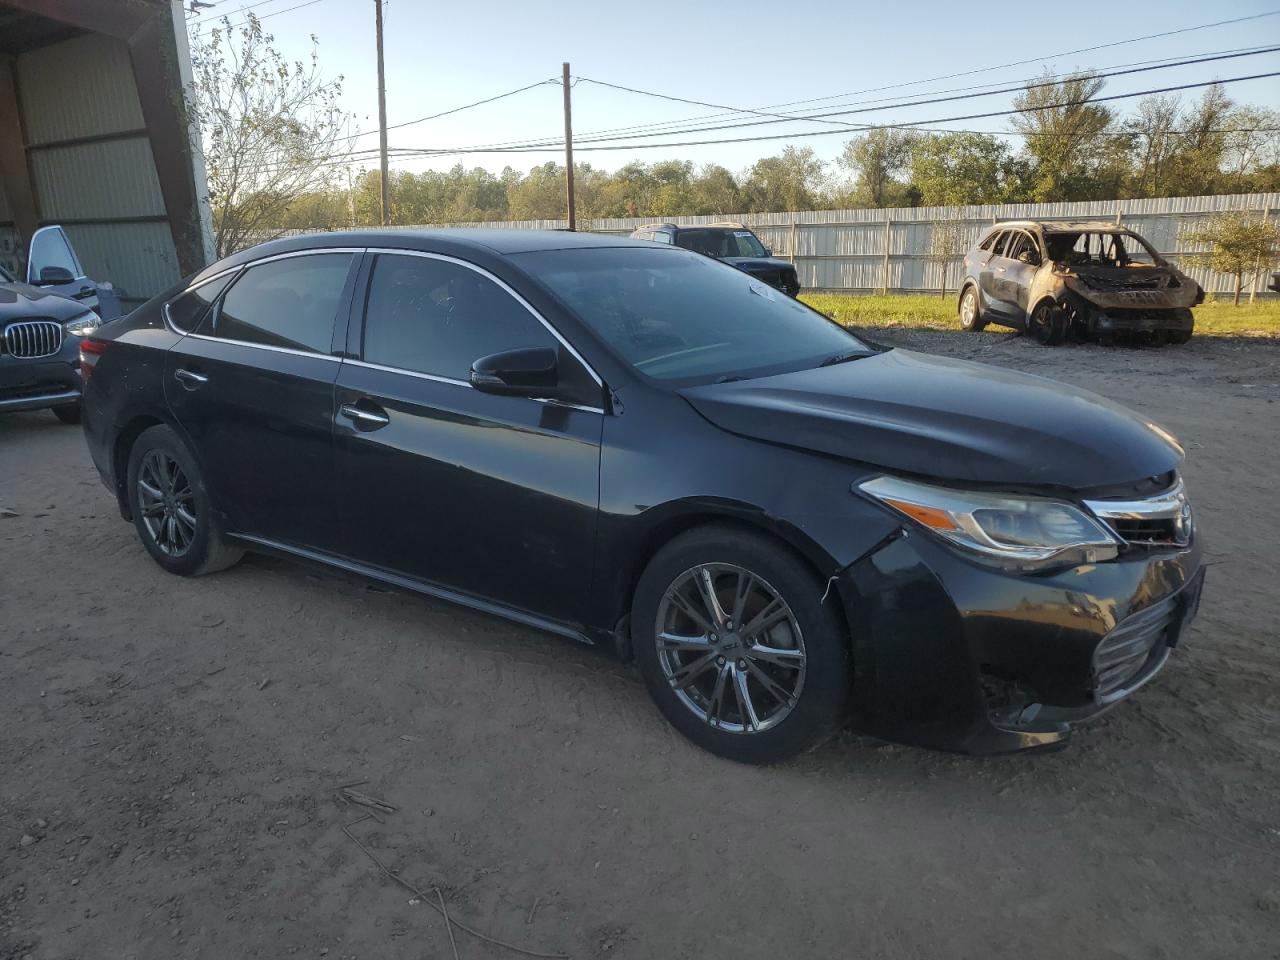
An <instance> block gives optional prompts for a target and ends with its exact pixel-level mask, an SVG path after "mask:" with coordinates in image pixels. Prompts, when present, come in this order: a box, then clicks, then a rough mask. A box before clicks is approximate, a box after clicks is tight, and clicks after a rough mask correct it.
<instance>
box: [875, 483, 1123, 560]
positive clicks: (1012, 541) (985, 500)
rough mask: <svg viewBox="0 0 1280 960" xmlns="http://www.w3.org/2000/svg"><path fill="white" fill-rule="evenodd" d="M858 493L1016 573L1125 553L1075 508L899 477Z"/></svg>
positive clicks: (976, 556)
mask: <svg viewBox="0 0 1280 960" xmlns="http://www.w3.org/2000/svg"><path fill="white" fill-rule="evenodd" d="M856 489H858V490H861V491H862V492H863V493H865V494H867V495H868V496H870V497H873V498H874V499H876V500H878V501H880V502H881V503H883V504H884V505H885V506H887V507H889V508H890V509H892V510H894V511H896V512H897V513H900V514H902V515H903V516H905V517H909V518H910V519H912V520H914V521H915V522H916V523H918V524H920V525H921V526H923V527H926V528H928V529H929V530H930V531H931V532H933V533H935V534H937V535H938V536H939V537H941V538H942V539H944V540H946V541H948V542H949V543H951V544H953V545H955V546H957V547H960V548H961V549H962V550H964V551H966V552H967V553H969V554H970V555H971V556H972V557H973V558H974V559H976V560H982V561H985V562H988V563H993V564H996V565H998V566H1002V567H1008V568H1011V569H1015V570H1041V569H1044V568H1046V567H1054V566H1072V565H1075V564H1079V563H1096V562H1098V561H1100V560H1110V559H1111V558H1112V557H1114V556H1115V555H1116V553H1117V552H1118V550H1119V545H1118V544H1117V542H1116V540H1115V538H1114V537H1113V536H1112V535H1111V533H1110V532H1109V531H1108V530H1107V529H1106V527H1104V526H1103V525H1102V524H1101V523H1100V522H1098V521H1097V520H1095V519H1094V518H1093V517H1091V516H1090V515H1089V514H1087V513H1085V511H1083V510H1081V509H1080V508H1079V507H1077V506H1075V505H1074V504H1070V503H1064V502H1063V501H1061V500H1049V499H1046V498H1041V497H1020V496H1013V495H1005V494H995V493H980V492H976V491H972V490H953V489H950V488H947V487H935V486H932V485H930V484H925V483H915V482H913V481H910V480H902V479H899V478H897V477H876V478H875V479H874V480H868V481H867V482H865V483H861V484H858V485H857V487H856Z"/></svg>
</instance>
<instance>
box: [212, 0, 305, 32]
mask: <svg viewBox="0 0 1280 960" xmlns="http://www.w3.org/2000/svg"><path fill="white" fill-rule="evenodd" d="M263 2H264V3H265V2H267V0H263ZM320 2H321V0H306V2H305V3H299V4H296V5H295V6H292V7H285V8H284V9H283V10H272V11H271V12H270V13H264V14H263V15H262V16H260V17H259V16H257V15H256V14H255V15H254V16H253V17H252V19H255V20H258V21H262V20H270V19H271V18H272V17H278V16H279V15H280V14H282V13H289V12H291V11H293V10H301V9H302V8H303V7H310V6H312V5H313V4H317V3H320ZM246 9H248V8H246ZM228 16H229V15H228ZM249 20H250V18H249V17H246V18H245V19H243V20H241V21H240V22H239V23H230V24H227V26H226V29H227V30H235V29H237V28H239V27H243V26H244V25H245V24H246V23H248V22H249ZM199 22H200V21H197V23H199Z"/></svg>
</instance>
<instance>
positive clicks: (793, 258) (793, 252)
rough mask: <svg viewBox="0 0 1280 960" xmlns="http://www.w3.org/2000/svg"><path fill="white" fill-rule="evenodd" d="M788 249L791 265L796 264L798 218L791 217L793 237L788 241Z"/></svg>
mask: <svg viewBox="0 0 1280 960" xmlns="http://www.w3.org/2000/svg"><path fill="white" fill-rule="evenodd" d="M787 250H788V252H789V253H790V256H791V265H792V266H793V267H794V266H795V265H796V218H795V217H792V218H791V239H790V240H788V241H787Z"/></svg>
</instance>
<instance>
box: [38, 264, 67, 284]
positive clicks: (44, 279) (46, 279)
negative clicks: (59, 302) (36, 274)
mask: <svg viewBox="0 0 1280 960" xmlns="http://www.w3.org/2000/svg"><path fill="white" fill-rule="evenodd" d="M75 279H76V278H75V276H74V275H72V273H71V271H70V270H68V269H67V268H66V267H41V268H40V280H39V282H38V283H37V286H41V287H59V286H62V284H64V283H75Z"/></svg>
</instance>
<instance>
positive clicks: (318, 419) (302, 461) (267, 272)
mask: <svg viewBox="0 0 1280 960" xmlns="http://www.w3.org/2000/svg"><path fill="white" fill-rule="evenodd" d="M355 261H356V255H355V253H353V252H351V251H344V252H322V253H308V254H305V255H301V256H286V257H283V258H277V259H271V260H265V261H263V262H261V263H259V264H256V265H252V266H250V267H249V268H248V269H246V270H245V271H244V272H243V273H241V274H240V275H239V276H238V277H237V278H236V280H235V281H234V282H233V283H232V284H231V286H230V287H229V288H228V289H227V290H226V292H225V293H223V294H222V298H221V299H220V300H219V301H218V302H216V303H215V304H214V306H213V309H212V310H211V311H209V312H208V315H207V316H205V317H204V319H203V320H202V321H201V322H200V326H199V327H198V328H197V329H196V331H195V332H194V333H192V334H190V335H188V336H186V337H183V338H182V339H181V340H180V341H178V343H177V344H176V345H175V346H174V347H173V348H172V349H171V350H170V351H169V353H168V354H167V355H166V359H165V371H164V384H165V397H166V399H167V400H168V402H169V407H170V409H171V410H172V411H173V414H174V416H175V417H176V418H177V419H178V422H179V423H180V424H181V425H182V427H183V429H185V430H186V432H187V433H188V435H190V437H191V439H192V441H193V445H194V447H195V450H196V453H197V455H198V456H199V457H200V460H201V465H202V467H203V468H204V472H205V476H206V478H207V480H208V484H209V491H210V495H211V497H212V499H213V502H214V504H215V506H216V507H217V508H218V509H219V510H220V511H221V512H222V513H223V514H224V515H225V517H226V523H227V527H228V529H229V530H230V531H231V532H233V533H240V534H248V535H251V536H256V537H259V538H262V539H265V540H270V541H274V542H279V543H284V544H290V545H296V546H306V547H313V548H317V549H326V548H330V547H332V546H333V545H334V538H335V536H336V532H337V531H336V522H335V520H334V513H333V436H332V434H333V429H332V425H333V391H334V382H335V381H336V380H337V378H338V369H339V368H340V367H341V365H342V361H341V359H340V357H338V356H337V355H336V354H337V353H338V352H339V351H338V350H335V349H334V346H335V343H338V344H340V343H341V342H342V341H343V340H344V339H345V336H346V325H345V320H346V314H347V305H348V303H349V300H350V291H351V289H352V287H353V285H354V275H355V272H356V271H355V269H354V266H355ZM339 318H341V322H339ZM174 322H177V319H176V317H175V318H174ZM335 328H336V329H335Z"/></svg>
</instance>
